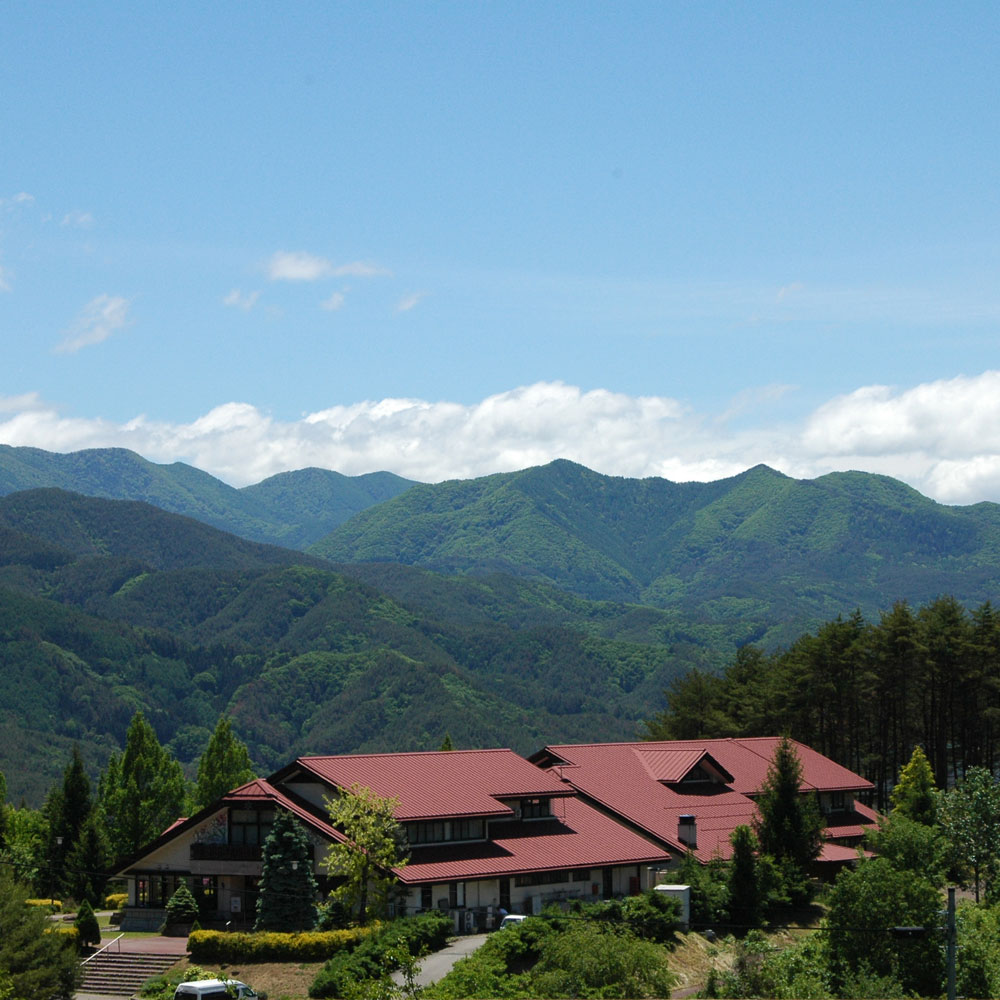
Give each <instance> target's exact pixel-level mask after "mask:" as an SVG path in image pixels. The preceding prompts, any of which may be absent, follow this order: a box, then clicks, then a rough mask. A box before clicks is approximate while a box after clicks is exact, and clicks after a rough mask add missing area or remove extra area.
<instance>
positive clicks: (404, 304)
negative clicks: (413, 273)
mask: <svg viewBox="0 0 1000 1000" xmlns="http://www.w3.org/2000/svg"><path fill="white" fill-rule="evenodd" d="M426 296H427V293H426V292H412V293H411V294H410V295H404V296H403V297H402V298H401V299H400V300H399V301H398V302H397V303H396V312H398V313H405V312H409V311H410V310H411V309H413V308H414V307H415V306H417V305H418V304H419V303H420V302H421V301H422V300H423V299H424V298H426Z"/></svg>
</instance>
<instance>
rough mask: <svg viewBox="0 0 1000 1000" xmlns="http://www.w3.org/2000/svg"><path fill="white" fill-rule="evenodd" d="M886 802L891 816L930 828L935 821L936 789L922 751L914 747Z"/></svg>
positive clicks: (928, 762) (932, 775) (918, 747)
mask: <svg viewBox="0 0 1000 1000" xmlns="http://www.w3.org/2000/svg"><path fill="white" fill-rule="evenodd" d="M890 799H891V801H892V811H893V814H894V815H898V816H905V817H906V818H907V819H911V820H913V821H914V822H915V823H923V825H924V826H933V825H934V823H935V821H936V820H937V786H936V785H935V784H934V772H933V771H932V770H931V764H930V761H929V760H928V759H927V755H926V754H925V753H924V750H923V747H920V746H915V747H914V748H913V754H912V756H911V757H910V760H909V763H908V764H906V765H905V766H904V768H903V770H902V771H900V772H899V782H898V783H897V784H896V786H895V788H893V790H892V792H891V794H890Z"/></svg>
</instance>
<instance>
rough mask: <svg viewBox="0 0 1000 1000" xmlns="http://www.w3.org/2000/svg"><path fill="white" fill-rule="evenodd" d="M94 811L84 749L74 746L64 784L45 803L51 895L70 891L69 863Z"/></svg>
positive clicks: (53, 791)
mask: <svg viewBox="0 0 1000 1000" xmlns="http://www.w3.org/2000/svg"><path fill="white" fill-rule="evenodd" d="M92 807H93V802H92V799H91V794H90V779H89V778H88V777H87V772H86V770H85V769H84V766H83V758H82V757H81V756H80V749H79V747H77V746H74V747H73V754H72V756H71V758H70V762H69V764H68V765H67V766H66V770H65V771H64V772H63V780H62V783H61V784H59V785H56V786H55V787H54V788H53V789H52V790H51V791H50V792H49V795H48V798H47V799H46V802H45V814H46V818H47V819H48V842H47V845H46V854H47V858H46V860H47V862H48V867H49V880H50V891H55V892H60V893H63V892H67V891H69V885H68V878H67V872H66V861H67V858H68V857H69V856H70V855H71V854H72V853H73V852H74V849H75V847H76V845H77V841H78V840H79V838H80V834H81V832H82V831H83V828H84V825H85V824H86V822H87V820H88V819H89V817H90V813H91V809H92ZM102 860H103V859H102Z"/></svg>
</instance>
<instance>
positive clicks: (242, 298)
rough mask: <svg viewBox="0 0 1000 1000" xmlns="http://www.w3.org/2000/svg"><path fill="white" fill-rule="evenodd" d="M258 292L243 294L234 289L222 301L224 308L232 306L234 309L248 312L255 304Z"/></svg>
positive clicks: (258, 296)
mask: <svg viewBox="0 0 1000 1000" xmlns="http://www.w3.org/2000/svg"><path fill="white" fill-rule="evenodd" d="M259 298H260V292H259V291H254V292H243V291H241V290H240V289H239V288H234V289H233V290H232V291H231V292H230V293H229V294H228V295H227V296H226V297H225V298H224V299H223V300H222V304H223V305H225V306H232V307H233V308H234V309H242V310H243V311H244V312H249V311H250V310H251V309H253V307H254V306H255V305H256V304H257V299H259Z"/></svg>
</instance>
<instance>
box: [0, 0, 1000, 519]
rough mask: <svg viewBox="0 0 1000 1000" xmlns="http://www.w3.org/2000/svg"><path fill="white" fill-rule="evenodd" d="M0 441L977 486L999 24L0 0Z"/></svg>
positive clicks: (483, 468) (985, 385) (246, 463)
mask: <svg viewBox="0 0 1000 1000" xmlns="http://www.w3.org/2000/svg"><path fill="white" fill-rule="evenodd" d="M0 95H2V96H0V443H5V444H10V445H28V446H33V447H38V448H44V449H47V450H50V451H59V452H68V451H75V450H79V449H82V448H93V447H110V446H116V447H126V448H131V449H133V450H134V451H136V452H138V453H139V454H141V455H143V456H145V457H146V458H148V459H151V460H152V461H156V462H174V461H184V462H188V463H190V464H192V465H196V466H198V467H199V468H202V469H205V470H206V471H208V472H211V473H212V474H214V475H216V476H219V477H220V478H222V479H224V480H226V481H227V482H230V483H232V484H233V485H236V486H242V485H245V484H248V483H252V482H257V481H259V480H261V479H263V478H265V477H266V476H269V475H272V474H275V473H277V472H281V471H285V470H289V469H297V468H303V467H307V466H320V467H324V468H332V469H336V470H337V471H340V472H343V473H346V474H349V475H356V474H360V473H364V472H371V471H376V470H380V469H386V470H388V471H391V472H395V473H398V474H399V475H403V476H407V477H409V478H412V479H418V480H422V481H431V482H434V481H440V480H443V479H449V478H467V477H471V476H478V475H485V474H488V473H492V472H501V471H511V470H514V469H519V468H524V467H527V466H531V465H537V464H541V463H544V462H547V461H550V460H552V459H555V458H569V459H572V460H574V461H578V462H581V463H582V464H584V465H587V466H588V467H590V468H593V469H596V470H597V471H599V472H603V473H608V474H614V475H624V476H666V477H667V478H670V479H673V480H677V481H686V480H694V479H697V480H709V479H718V478H722V477H725V476H730V475H734V474H736V473H738V472H740V471H742V470H743V469H746V468H748V467H750V466H753V465H756V464H757V463H759V462H764V463H766V464H768V465H770V466H772V467H774V468H777V469H779V470H781V471H782V472H785V473H786V474H788V475H792V476H796V477H802V478H812V477H815V476H819V475H822V474H824V473H827V472H830V471H835V470H843V469H862V470H865V471H870V472H878V473H885V474H888V475H892V476H895V477H897V478H900V479H902V480H904V481H906V482H908V483H910V484H911V485H913V486H914V487H916V488H917V489H919V490H920V491H921V492H923V493H926V494H928V495H930V496H932V497H934V498H936V499H938V500H940V501H942V502H946V503H962V504H964V503H975V502H978V501H981V500H992V501H1000V281H998V278H1000V183H998V181H1000V6H998V5H997V4H996V3H994V2H982V3H981V2H975V0H969V2H965V3H962V4H952V3H944V2H941V3H930V2H907V3H896V2H883V3H878V4H868V3H862V2H850V3H847V2H831V3H826V4H819V3H801V2H789V3H778V2H767V0H761V2H755V3H747V2H741V3H721V2H711V0H706V2H703V3H688V2H679V0H678V2H670V0H656V2H652V0H651V2H627V0H626V2H622V3H618V4H610V3H606V2H600V3H598V2H588V0H573V2H558V3H557V2H543V0H533V2H524V3H521V2H517V0H504V2H471V0H470V2H464V3H460V2H458V0H454V2H449V3H439V2H434V0H427V2H421V3H412V2H410V3H386V2H381V3H380V2H377V0H369V2H365V3H361V2H358V3H354V2H335V0H326V2H322V3H311V2H305V0H303V2H297V3H294V4H278V3H255V2H241V3H230V2H222V0H220V2H218V3H214V4H203V3H198V4H195V3H185V2H175V3H171V4H154V3H149V2H139V3H135V4H121V3H119V2H114V3H103V2H99V0H93V2H86V0H85V2H74V3H69V2H59V0H53V2H49V3H44V4H39V3H37V2H31V3H21V2H18V0H8V2H6V3H4V5H3V6H2V8H0Z"/></svg>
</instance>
